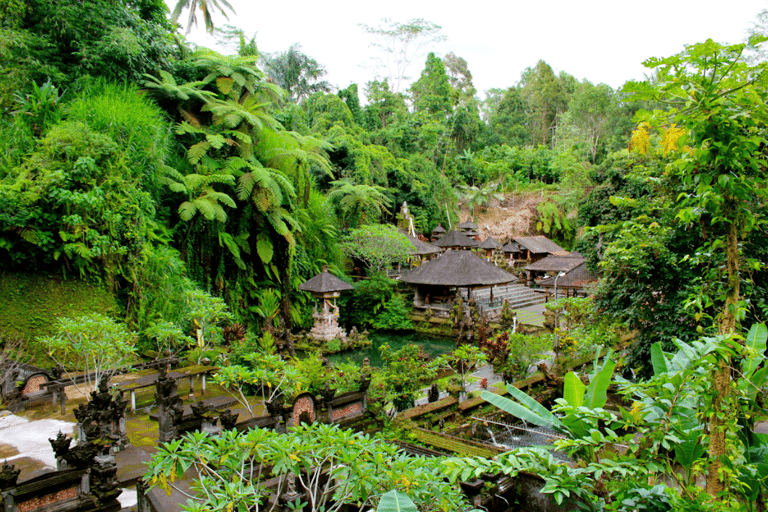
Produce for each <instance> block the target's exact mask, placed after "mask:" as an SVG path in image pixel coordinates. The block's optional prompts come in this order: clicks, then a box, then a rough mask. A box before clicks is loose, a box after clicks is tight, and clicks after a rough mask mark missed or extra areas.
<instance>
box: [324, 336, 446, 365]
mask: <svg viewBox="0 0 768 512" xmlns="http://www.w3.org/2000/svg"><path fill="white" fill-rule="evenodd" d="M369 337H370V338H371V341H372V342H373V345H372V346H370V347H366V348H361V349H356V350H348V351H346V352H339V353H338V354H333V355H331V356H329V359H330V360H331V362H333V363H336V362H345V361H347V360H349V361H351V362H353V363H355V364H358V365H360V364H363V359H365V358H366V357H368V358H369V359H370V360H371V366H377V367H380V366H381V364H382V361H381V352H379V347H380V346H381V345H383V344H385V343H389V346H390V347H392V349H393V350H400V349H401V348H403V347H404V346H406V345H408V344H411V343H414V344H416V345H419V346H420V347H421V348H422V349H423V350H424V352H425V353H426V354H427V355H428V356H429V357H435V356H439V355H440V354H445V353H446V352H450V351H452V350H453V349H455V348H456V342H455V341H454V340H453V339H451V338H435V337H431V336H428V335H426V334H423V333H418V332H409V333H383V332H371V333H370V334H369Z"/></svg>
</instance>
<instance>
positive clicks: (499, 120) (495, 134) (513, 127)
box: [486, 87, 530, 146]
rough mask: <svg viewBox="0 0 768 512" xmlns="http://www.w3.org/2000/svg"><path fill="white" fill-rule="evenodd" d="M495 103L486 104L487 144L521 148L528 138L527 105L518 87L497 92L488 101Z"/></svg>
mask: <svg viewBox="0 0 768 512" xmlns="http://www.w3.org/2000/svg"><path fill="white" fill-rule="evenodd" d="M493 98H495V101H493V102H492V103H490V104H489V103H488V102H487V101H486V108H487V116H488V117H487V120H488V135H487V138H486V141H487V143H488V144H508V145H510V146H523V145H525V144H526V143H527V142H528V140H529V137H530V128H529V126H528V114H527V112H526V109H527V103H526V101H525V97H524V96H523V91H522V89H521V88H520V87H510V88H508V89H506V90H504V91H498V92H497V93H495V94H494V95H493V96H489V97H488V99H489V100H492V99H493Z"/></svg>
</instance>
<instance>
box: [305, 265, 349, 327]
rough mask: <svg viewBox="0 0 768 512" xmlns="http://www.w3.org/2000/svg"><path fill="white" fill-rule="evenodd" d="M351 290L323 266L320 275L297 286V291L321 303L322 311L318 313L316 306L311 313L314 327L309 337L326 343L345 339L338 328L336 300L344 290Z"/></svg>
mask: <svg viewBox="0 0 768 512" xmlns="http://www.w3.org/2000/svg"><path fill="white" fill-rule="evenodd" d="M352 289H354V287H353V286H352V285H350V284H348V283H345V282H344V281H342V280H341V279H339V278H338V277H336V276H334V275H333V274H330V273H329V272H328V267H325V266H324V267H323V271H322V272H321V273H319V274H318V275H316V276H315V277H313V278H312V279H309V280H308V281H305V282H303V283H301V284H300V285H299V290H302V291H305V292H309V293H311V294H312V296H313V297H315V298H316V299H318V300H321V301H322V309H321V310H320V311H318V310H317V306H315V308H314V311H313V312H312V316H313V317H314V318H315V325H314V326H312V330H311V331H309V335H310V336H311V337H313V338H315V339H316V340H326V341H327V340H332V339H335V338H341V339H344V338H346V337H347V333H346V331H344V329H342V328H341V327H339V307H338V306H337V305H336V298H337V297H338V296H339V295H340V294H341V292H343V291H344V290H352Z"/></svg>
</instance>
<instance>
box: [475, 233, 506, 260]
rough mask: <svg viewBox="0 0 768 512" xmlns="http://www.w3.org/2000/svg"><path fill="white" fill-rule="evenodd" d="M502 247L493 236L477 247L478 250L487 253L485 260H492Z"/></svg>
mask: <svg viewBox="0 0 768 512" xmlns="http://www.w3.org/2000/svg"><path fill="white" fill-rule="evenodd" d="M500 247H501V244H500V243H499V242H498V241H497V240H496V239H495V238H493V237H492V236H489V237H488V238H486V239H485V240H483V241H482V242H480V243H479V244H478V245H477V248H478V249H482V250H484V251H485V258H486V259H490V258H492V257H493V255H494V253H495V252H496V251H497V250H498V249H499V248H500Z"/></svg>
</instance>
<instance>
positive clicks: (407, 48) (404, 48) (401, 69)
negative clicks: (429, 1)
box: [360, 18, 447, 93]
mask: <svg viewBox="0 0 768 512" xmlns="http://www.w3.org/2000/svg"><path fill="white" fill-rule="evenodd" d="M360 27H362V29H363V30H364V31H365V32H366V33H367V34H370V35H371V36H373V38H374V42H373V43H371V44H370V46H371V48H376V49H377V50H379V52H380V55H379V56H378V57H375V65H376V68H377V69H380V70H384V71H385V72H386V75H387V76H386V78H388V80H389V84H390V86H391V87H392V90H393V92H395V93H398V92H400V87H401V86H402V85H403V82H405V81H407V80H408V79H409V77H408V76H407V75H406V73H407V72H408V68H409V67H410V65H411V63H413V61H414V60H415V59H417V58H418V57H420V56H421V55H423V54H424V52H425V51H426V50H427V49H428V48H429V47H431V46H433V45H435V44H437V43H439V42H442V41H445V40H446V39H447V38H446V37H445V35H443V34H441V33H440V30H442V27H441V26H440V25H435V24H434V23H432V22H431V21H426V20H424V19H421V18H416V19H412V20H408V21H406V22H404V23H401V22H399V21H394V20H393V19H392V18H382V19H381V23H380V24H379V25H378V26H375V27H372V26H369V25H366V24H364V23H361V24H360Z"/></svg>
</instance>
